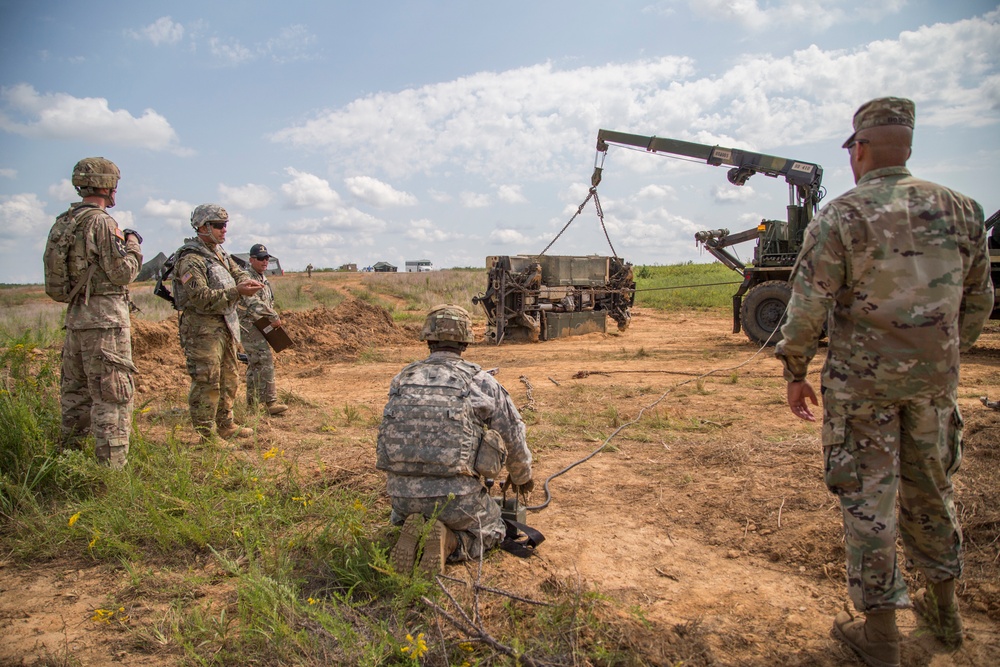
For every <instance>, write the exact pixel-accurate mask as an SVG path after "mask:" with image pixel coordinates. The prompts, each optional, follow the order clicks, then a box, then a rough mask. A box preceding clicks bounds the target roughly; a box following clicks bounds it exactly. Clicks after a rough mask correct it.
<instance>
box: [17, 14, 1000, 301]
mask: <svg viewBox="0 0 1000 667" xmlns="http://www.w3.org/2000/svg"><path fill="white" fill-rule="evenodd" d="M998 44H1000V9H998V5H997V3H996V2H947V3H946V2H938V1H936V0H885V1H883V2H881V3H870V2H862V1H859V2H855V1H854V0H842V1H841V0H773V1H768V0H728V1H723V0H660V1H655V0H645V1H637V2H633V1H630V0H619V1H617V2H614V3H608V2H596V1H592V0H576V1H573V2H563V1H558V0H553V1H551V2H544V1H538V0H535V1H533V2H519V1H516V0H514V1H512V2H508V3H503V4H495V3H490V4H486V3H475V2H468V1H465V2H453V1H450V0H445V1H441V2H430V1H412V2H387V1H380V0H372V1H370V2H364V3H362V2H341V1H335V0H331V1H328V2H301V1H297V0H286V1H285V2H281V3H278V2H270V1H265V0H240V1H217V2H197V3H196V2H187V1H178V2H164V3H141V2H107V1H102V0H91V1H90V2H88V3H85V4H84V5H81V4H80V3H72V4H71V3H69V2H61V1H48V2H46V1H44V0H39V1H38V2H24V1H23V0H0V257H2V260H3V261H2V262H0V282H8V283H10V282H15V283H20V282H39V281H41V279H42V264H41V256H42V248H43V245H44V242H45V237H46V234H47V233H48V229H49V227H50V226H51V224H52V221H53V219H54V218H55V216H56V215H58V214H59V213H60V212H61V211H63V210H65V209H66V207H67V206H68V204H69V203H70V202H72V201H74V200H76V199H77V197H76V195H75V193H74V192H73V189H72V188H71V186H70V184H69V177H70V174H71V171H72V168H73V165H74V164H75V163H76V161H77V160H79V159H80V158H83V157H86V156H92V155H103V156H105V157H108V158H110V159H112V160H114V161H115V162H116V163H117V164H118V166H119V167H120V168H121V170H122V181H121V183H120V184H119V191H118V202H117V206H116V207H115V208H114V209H112V210H111V213H112V215H114V216H115V218H116V219H117V220H118V222H119V224H120V225H121V226H122V227H133V228H135V229H138V230H139V231H140V232H141V233H142V234H143V236H144V237H145V243H144V244H143V250H144V254H145V255H146V257H147V259H148V258H152V257H153V256H154V255H156V253H157V252H160V251H164V252H166V253H169V252H171V251H172V250H174V249H176V248H177V247H178V246H179V245H180V244H181V242H182V240H183V238H184V237H185V236H188V235H189V233H190V231H191V230H190V227H189V224H188V220H189V217H190V214H191V210H192V209H193V208H194V207H195V206H196V205H198V204H201V203H208V202H212V203H219V204H222V205H223V206H225V207H226V208H227V209H228V210H229V212H230V215H231V223H230V234H229V237H228V240H227V244H226V247H227V249H228V250H229V251H230V252H246V251H247V250H248V249H249V247H250V245H251V244H253V243H257V242H262V243H265V244H267V246H268V247H269V248H270V250H271V252H272V253H273V254H274V255H275V256H277V257H279V258H280V259H281V261H282V264H283V266H284V267H285V268H286V269H292V270H297V269H302V268H304V267H305V265H306V264H307V263H312V264H313V265H314V266H317V267H325V266H329V267H336V266H339V265H340V264H343V263H347V262H354V263H357V264H358V265H359V266H365V265H371V264H374V263H375V262H377V261H380V260H385V261H388V262H391V263H393V264H397V265H398V266H400V268H402V266H403V262H404V261H405V260H407V259H430V260H431V261H432V262H433V263H434V264H435V266H437V267H443V268H444V267H452V266H482V265H483V263H484V260H485V257H486V256H487V255H496V254H520V253H537V252H539V251H541V250H542V249H543V248H544V247H545V246H546V245H547V244H548V242H549V241H550V240H551V239H552V238H553V237H554V236H555V234H556V233H557V232H558V231H559V229H561V228H562V226H563V225H564V224H565V223H566V222H567V221H568V220H569V219H570V218H571V217H572V215H573V214H574V213H575V212H576V210H577V207H578V206H579V205H580V203H581V202H582V201H583V200H584V198H585V196H586V194H587V190H588V187H589V185H590V176H591V172H592V171H593V166H594V159H595V143H596V136H597V131H598V129H600V128H606V129H612V130H618V131H623V132H631V133H635V134H644V135H657V136H663V137H672V138H678V139H685V140H688V141H695V142H700V143H705V144H719V145H722V146H725V147H731V148H743V149H748V150H756V151H760V152H765V153H769V154H772V155H780V156H785V157H791V158H796V159H799V160H805V161H809V162H817V163H819V164H821V165H823V167H824V170H825V179H824V185H825V187H826V189H827V191H828V193H829V194H828V197H831V198H832V197H833V196H836V195H838V194H840V193H842V192H844V191H845V190H847V189H849V188H850V187H851V186H852V185H853V179H852V177H851V174H850V169H849V166H848V162H847V156H846V153H845V151H843V149H841V148H840V145H841V143H842V142H843V140H844V139H845V138H846V137H847V136H848V135H849V134H850V132H851V130H850V123H851V116H852V115H853V113H854V110H855V109H856V108H857V107H858V105H860V104H861V103H862V102H864V101H866V100H868V99H870V98H873V97H879V96H883V95H897V96H904V97H910V98H912V99H914V100H915V101H916V104H917V128H916V133H915V142H914V155H913V158H912V159H911V161H910V167H911V170H912V171H913V172H914V173H915V174H916V175H918V176H921V177H924V178H928V179H931V180H935V181H938V182H941V183H943V184H945V185H948V186H951V187H953V188H955V189H958V190H960V191H962V192H964V193H965V194H968V195H970V196H972V197H975V198H976V199H978V200H979V202H980V203H981V204H982V205H983V207H984V208H985V209H986V213H987V215H989V214H990V213H992V212H993V211H995V210H996V209H997V208H1000V188H998V186H997V182H998V179H997V176H998V173H1000V169H998V164H1000V128H998V120H1000V70H998V61H1000V47H998ZM599 194H600V197H601V203H602V205H603V209H604V214H605V221H606V223H607V227H608V233H609V235H610V238H611V241H612V242H613V243H614V246H615V250H617V252H618V254H619V255H620V256H622V257H624V258H626V259H627V260H629V261H632V262H633V263H636V264H651V263H656V264H671V263H676V262H684V261H689V260H690V261H696V262H699V261H710V260H711V257H710V256H708V255H707V254H703V253H701V252H700V251H699V249H698V248H697V247H696V246H695V243H694V239H693V235H694V233H695V232H696V231H699V230H702V229H713V228H718V227H728V228H729V229H730V230H732V231H737V230H742V229H746V228H748V227H751V226H753V225H754V224H756V222H757V221H759V220H760V219H761V218H781V219H783V218H784V207H785V204H786V203H787V196H788V195H787V189H786V187H785V185H784V183H783V182H779V181H772V180H771V179H767V178H765V177H763V176H757V177H755V178H754V179H751V180H750V181H749V183H748V184H747V185H746V186H744V187H743V188H735V187H734V186H731V185H729V184H728V182H727V181H726V178H725V170H724V169H721V168H715V167H709V166H705V165H698V164H692V163H690V162H685V161H680V160H674V159H669V158H665V157H662V156H653V155H646V154H642V153H639V152H635V151H629V150H626V149H624V148H615V147H612V149H611V150H610V151H609V153H608V156H607V158H606V160H605V162H604V176H603V182H602V184H601V186H600V187H599ZM739 250H740V252H741V254H742V255H743V256H744V257H746V256H747V255H748V254H749V253H750V252H751V247H750V246H741V247H740V248H739ZM549 253H550V254H574V255H575V254H609V253H610V249H609V248H608V244H607V241H606V240H605V238H604V235H603V233H602V232H601V229H600V224H599V221H598V218H597V215H596V213H595V211H594V208H593V207H592V205H588V206H587V208H585V209H584V211H583V213H582V214H581V215H580V216H579V217H578V218H577V219H576V220H575V221H574V222H573V224H572V225H571V226H570V228H569V229H568V230H567V231H566V233H565V234H563V236H562V237H561V238H560V239H559V241H558V242H557V243H556V244H555V245H554V246H553V247H552V249H551V250H549Z"/></svg>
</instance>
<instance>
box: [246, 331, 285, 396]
mask: <svg viewBox="0 0 1000 667" xmlns="http://www.w3.org/2000/svg"><path fill="white" fill-rule="evenodd" d="M250 328H251V329H253V330H252V331H247V329H246V328H245V327H241V335H242V338H243V350H244V352H246V353H247V357H248V358H249V360H250V362H249V363H248V364H247V404H248V405H253V404H255V403H261V404H263V405H268V404H270V403H274V402H275V401H277V400H278V388H277V386H276V385H275V383H274V353H273V352H272V351H271V346H270V345H268V344H267V340H265V338H264V336H263V335H262V334H261V333H260V331H258V330H257V327H255V326H253V325H252V324H251V325H250Z"/></svg>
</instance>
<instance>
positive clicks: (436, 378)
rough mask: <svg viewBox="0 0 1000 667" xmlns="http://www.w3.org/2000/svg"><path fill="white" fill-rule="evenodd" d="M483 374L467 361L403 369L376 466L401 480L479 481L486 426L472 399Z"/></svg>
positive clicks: (437, 361)
mask: <svg viewBox="0 0 1000 667" xmlns="http://www.w3.org/2000/svg"><path fill="white" fill-rule="evenodd" d="M479 370H480V369H479V366H477V365H476V364H473V363H471V362H468V361H465V360H462V359H458V360H455V359H425V360H424V361H418V362H416V363H413V364H410V365H409V366H407V367H406V368H404V369H403V370H402V371H401V372H400V374H399V377H398V382H396V383H394V386H393V388H392V389H390V391H389V401H388V403H386V406H385V411H384V412H383V414H382V423H381V424H380V425H379V430H378V443H377V445H376V448H375V455H376V462H375V467H376V468H377V469H379V470H384V471H386V472H391V473H395V474H397V475H410V476H420V477H455V476H457V475H468V476H471V477H475V476H477V473H476V470H475V464H476V455H477V453H478V450H479V445H480V442H481V441H482V439H483V431H484V424H483V423H482V421H481V420H480V419H479V418H478V417H476V414H475V412H474V410H473V407H472V402H471V400H470V397H471V394H472V378H473V377H474V376H475V375H476V373H478V372H479Z"/></svg>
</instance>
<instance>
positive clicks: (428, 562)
mask: <svg viewBox="0 0 1000 667" xmlns="http://www.w3.org/2000/svg"><path fill="white" fill-rule="evenodd" d="M457 546H458V536H457V535H455V533H454V532H452V531H451V529H449V528H448V526H446V525H444V524H443V523H441V522H440V521H435V522H434V525H433V526H432V527H431V532H430V533H429V534H428V535H427V540H426V541H425V542H424V552H423V554H421V556H420V565H419V567H420V571H421V572H423V573H424V574H426V575H428V576H434V575H435V574H443V573H444V565H445V563H446V562H447V561H448V556H450V555H451V552H453V551H454V550H455V548H456V547H457Z"/></svg>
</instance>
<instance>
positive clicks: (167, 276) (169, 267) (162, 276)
mask: <svg viewBox="0 0 1000 667" xmlns="http://www.w3.org/2000/svg"><path fill="white" fill-rule="evenodd" d="M179 258H180V255H179V251H178V252H175V253H173V254H171V255H170V257H167V261H165V262H164V263H163V266H161V267H160V270H159V271H157V272H156V285H155V286H154V287H153V294H155V295H156V296H158V297H160V298H161V299H166V300H167V301H169V302H170V305H171V306H173V307H174V308H177V303H176V302H175V301H174V295H173V294H171V293H170V290H169V289H167V286H166V285H165V284H164V283H166V282H169V281H170V280H172V279H173V275H174V265H175V264H177V260H178V259H179Z"/></svg>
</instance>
